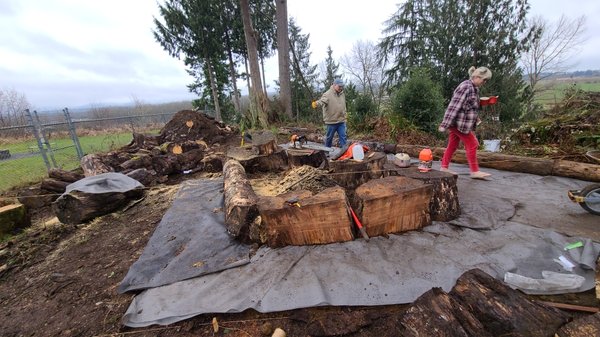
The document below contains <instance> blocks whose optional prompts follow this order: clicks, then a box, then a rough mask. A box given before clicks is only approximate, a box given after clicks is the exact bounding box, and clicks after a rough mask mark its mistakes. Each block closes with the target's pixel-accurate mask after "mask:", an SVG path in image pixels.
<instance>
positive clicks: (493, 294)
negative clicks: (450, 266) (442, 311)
mask: <svg viewBox="0 0 600 337" xmlns="http://www.w3.org/2000/svg"><path fill="white" fill-rule="evenodd" d="M450 295H451V296H452V297H454V298H455V299H457V300H458V301H459V302H461V303H462V304H463V305H464V306H465V307H467V308H469V310H470V311H471V313H472V314H473V315H474V316H475V317H477V319H478V320H479V321H480V322H481V323H482V324H483V326H484V327H485V330H486V331H487V332H489V333H491V334H492V336H531V337H538V336H539V337H542V336H553V335H554V333H555V332H556V331H557V330H558V328H560V327H561V326H562V325H563V324H565V323H566V322H567V321H568V320H569V317H568V315H566V314H564V313H562V312H561V311H559V310H557V309H554V308H551V307H548V306H546V305H544V304H541V303H538V302H534V301H531V300H529V299H528V298H527V297H525V296H524V295H523V294H522V293H520V292H518V291H516V290H513V289H511V288H510V287H508V286H507V285H506V284H504V283H502V282H500V281H498V280H496V279H494V278H493V277H491V276H489V275H488V274H486V273H484V272H483V271H482V270H480V269H472V270H469V271H468V272H466V273H464V274H463V275H462V276H461V277H459V279H458V280H457V281H456V285H455V286H454V287H453V288H452V291H451V292H450Z"/></svg>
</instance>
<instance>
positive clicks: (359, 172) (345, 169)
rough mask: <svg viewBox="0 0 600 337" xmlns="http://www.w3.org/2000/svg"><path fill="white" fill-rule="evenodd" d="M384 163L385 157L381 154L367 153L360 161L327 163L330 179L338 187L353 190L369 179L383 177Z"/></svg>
mask: <svg viewBox="0 0 600 337" xmlns="http://www.w3.org/2000/svg"><path fill="white" fill-rule="evenodd" d="M386 161H387V159H386V155H385V154H384V153H382V152H367V153H365V159H364V160H362V161H356V160H353V159H347V160H331V161H329V169H330V170H331V171H332V175H331V179H333V180H335V181H336V182H337V183H338V184H339V185H340V186H343V187H345V188H347V189H351V190H353V189H355V188H356V187H358V186H360V185H362V184H364V183H366V182H367V181H369V180H371V179H377V178H381V177H383V175H384V165H385V163H386Z"/></svg>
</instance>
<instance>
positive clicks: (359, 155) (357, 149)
mask: <svg viewBox="0 0 600 337" xmlns="http://www.w3.org/2000/svg"><path fill="white" fill-rule="evenodd" d="M352 158H354V160H359V161H360V160H363V159H365V152H364V151H363V147H362V145H360V144H356V145H353V146H352Z"/></svg>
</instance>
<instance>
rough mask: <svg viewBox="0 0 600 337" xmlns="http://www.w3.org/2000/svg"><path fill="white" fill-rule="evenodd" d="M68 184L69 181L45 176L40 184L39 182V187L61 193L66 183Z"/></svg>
mask: <svg viewBox="0 0 600 337" xmlns="http://www.w3.org/2000/svg"><path fill="white" fill-rule="evenodd" d="M69 184H71V183H70V182H66V181H61V180H56V179H52V178H46V179H44V180H42V184H41V187H40V188H41V189H42V190H46V191H50V192H56V193H61V194H62V193H64V192H65V189H66V188H67V185H69Z"/></svg>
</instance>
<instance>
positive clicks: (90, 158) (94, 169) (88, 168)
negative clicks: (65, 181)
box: [81, 154, 114, 177]
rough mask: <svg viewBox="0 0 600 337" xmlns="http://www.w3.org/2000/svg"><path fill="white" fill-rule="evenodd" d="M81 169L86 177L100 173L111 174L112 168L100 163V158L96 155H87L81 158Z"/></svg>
mask: <svg viewBox="0 0 600 337" xmlns="http://www.w3.org/2000/svg"><path fill="white" fill-rule="evenodd" d="M81 168H82V169H83V175H84V176H86V177H91V176H96V175H98V174H101V173H108V172H113V171H114V170H113V168H112V167H110V166H108V165H106V164H105V163H104V162H103V161H102V157H100V156H99V155H96V154H88V155H85V156H83V158H81Z"/></svg>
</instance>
